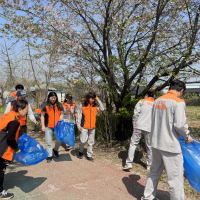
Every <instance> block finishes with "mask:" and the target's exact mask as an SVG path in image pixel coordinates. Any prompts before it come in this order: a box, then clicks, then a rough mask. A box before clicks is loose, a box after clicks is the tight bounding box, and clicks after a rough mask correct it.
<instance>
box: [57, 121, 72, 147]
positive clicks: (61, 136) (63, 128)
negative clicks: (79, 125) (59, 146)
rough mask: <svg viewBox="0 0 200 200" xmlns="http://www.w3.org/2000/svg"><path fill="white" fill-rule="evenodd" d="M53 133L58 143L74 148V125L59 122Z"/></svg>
mask: <svg viewBox="0 0 200 200" xmlns="http://www.w3.org/2000/svg"><path fill="white" fill-rule="evenodd" d="M59 124H60V125H59ZM55 132H56V137H57V139H58V140H59V141H61V142H64V143H65V144H67V145H69V146H72V147H75V131H74V123H69V122H64V121H63V120H59V121H58V122H57V124H56V127H55Z"/></svg>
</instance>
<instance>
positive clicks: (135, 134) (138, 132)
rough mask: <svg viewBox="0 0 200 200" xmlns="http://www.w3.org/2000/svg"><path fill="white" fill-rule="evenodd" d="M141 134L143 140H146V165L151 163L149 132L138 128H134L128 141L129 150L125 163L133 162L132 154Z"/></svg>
mask: <svg viewBox="0 0 200 200" xmlns="http://www.w3.org/2000/svg"><path fill="white" fill-rule="evenodd" d="M142 134H143V135H144V138H145V142H146V149H147V166H150V165H151V163H152V150H151V146H150V133H149V132H146V131H143V130H139V129H135V130H134V132H133V135H132V137H131V143H130V146H129V150H128V158H127V159H126V164H132V163H133V159H134V155H135V149H136V147H137V145H138V144H139V142H140V139H141V137H142Z"/></svg>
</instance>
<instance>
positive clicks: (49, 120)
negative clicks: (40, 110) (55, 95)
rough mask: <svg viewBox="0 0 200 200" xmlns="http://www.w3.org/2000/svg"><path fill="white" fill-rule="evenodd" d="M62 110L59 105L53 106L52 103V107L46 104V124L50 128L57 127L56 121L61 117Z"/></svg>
mask: <svg viewBox="0 0 200 200" xmlns="http://www.w3.org/2000/svg"><path fill="white" fill-rule="evenodd" d="M61 106H62V105H61ZM60 112H61V110H58V107H57V105H55V108H53V106H52V105H51V108H49V106H48V105H46V113H45V126H46V127H49V128H55V125H56V123H57V122H58V120H59V119H60Z"/></svg>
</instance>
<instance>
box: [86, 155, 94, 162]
mask: <svg viewBox="0 0 200 200" xmlns="http://www.w3.org/2000/svg"><path fill="white" fill-rule="evenodd" d="M86 158H87V160H89V161H91V162H94V159H93V158H92V157H88V156H87V157H86Z"/></svg>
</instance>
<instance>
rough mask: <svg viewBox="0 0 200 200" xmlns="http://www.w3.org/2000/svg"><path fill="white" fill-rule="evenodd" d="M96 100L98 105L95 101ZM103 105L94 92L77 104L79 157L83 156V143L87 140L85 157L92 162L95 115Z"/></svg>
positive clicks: (102, 108)
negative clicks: (79, 133)
mask: <svg viewBox="0 0 200 200" xmlns="http://www.w3.org/2000/svg"><path fill="white" fill-rule="evenodd" d="M95 100H97V101H98V103H99V105H98V104H97V103H96V102H95ZM103 110H104V106H103V104H102V102H101V101H100V100H99V98H98V97H97V96H96V94H94V93H92V92H90V93H88V94H87V95H86V97H85V101H84V103H82V104H81V105H80V106H79V109H78V122H77V126H78V129H79V131H81V136H80V145H79V155H78V157H79V158H80V159H82V158H83V149H84V145H85V143H86V142H87V140H88V149H87V157H86V158H87V159H88V160H89V161H92V162H94V159H93V158H92V154H93V151H92V148H93V145H94V140H95V127H96V115H97V112H98V111H103Z"/></svg>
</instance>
